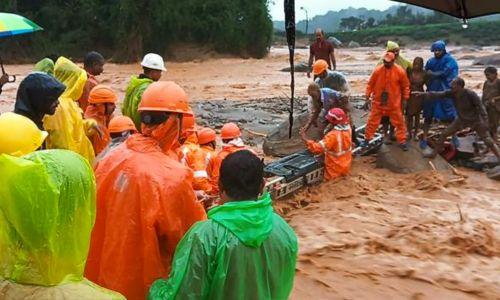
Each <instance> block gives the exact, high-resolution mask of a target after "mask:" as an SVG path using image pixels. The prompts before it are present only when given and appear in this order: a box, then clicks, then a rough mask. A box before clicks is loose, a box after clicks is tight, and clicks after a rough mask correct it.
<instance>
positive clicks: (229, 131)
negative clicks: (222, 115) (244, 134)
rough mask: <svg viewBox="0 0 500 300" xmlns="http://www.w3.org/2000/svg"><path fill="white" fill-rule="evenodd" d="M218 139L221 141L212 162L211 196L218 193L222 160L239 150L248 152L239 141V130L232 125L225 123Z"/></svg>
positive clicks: (240, 140)
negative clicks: (219, 149) (218, 150)
mask: <svg viewBox="0 0 500 300" xmlns="http://www.w3.org/2000/svg"><path fill="white" fill-rule="evenodd" d="M220 137H221V139H222V149H221V151H220V152H219V153H218V154H217V156H216V157H215V159H214V162H213V169H212V177H211V178H210V182H211V183H212V194H218V193H219V171H220V166H221V165H222V160H224V158H226V156H228V155H229V154H231V153H234V152H236V151H240V150H248V149H247V147H246V146H245V144H244V143H243V140H242V139H241V130H240V128H239V127H238V125H236V124H234V123H226V124H224V126H222V129H221V133H220Z"/></svg>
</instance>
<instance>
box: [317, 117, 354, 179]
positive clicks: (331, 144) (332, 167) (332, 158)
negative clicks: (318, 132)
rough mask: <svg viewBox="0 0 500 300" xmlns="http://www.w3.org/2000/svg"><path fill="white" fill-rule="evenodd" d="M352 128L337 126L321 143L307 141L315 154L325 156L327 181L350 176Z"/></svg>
mask: <svg viewBox="0 0 500 300" xmlns="http://www.w3.org/2000/svg"><path fill="white" fill-rule="evenodd" d="M351 134H352V133H351V126H349V125H344V126H341V125H340V126H339V125H336V126H334V127H333V129H332V130H331V131H330V132H328V133H327V134H326V135H325V137H324V138H323V139H322V140H321V141H319V142H315V141H311V140H308V141H307V148H308V149H309V151H311V152H312V153H313V154H322V153H324V154H325V180H332V179H335V178H338V177H340V176H345V175H348V174H349V172H350V170H351V163H352V152H351V147H352V140H351Z"/></svg>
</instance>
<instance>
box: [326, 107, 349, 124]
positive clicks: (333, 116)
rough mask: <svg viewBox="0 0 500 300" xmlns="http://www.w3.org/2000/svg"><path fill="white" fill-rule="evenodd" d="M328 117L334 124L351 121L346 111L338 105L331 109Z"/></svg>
mask: <svg viewBox="0 0 500 300" xmlns="http://www.w3.org/2000/svg"><path fill="white" fill-rule="evenodd" d="M326 119H327V120H328V122H330V123H331V124H333V125H338V124H341V125H343V124H347V123H349V120H348V118H347V115H346V114H345V112H344V111H343V110H342V109H341V108H338V107H336V108H332V109H330V110H329V111H328V113H327V114H326Z"/></svg>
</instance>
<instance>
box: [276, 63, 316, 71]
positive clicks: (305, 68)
mask: <svg viewBox="0 0 500 300" xmlns="http://www.w3.org/2000/svg"><path fill="white" fill-rule="evenodd" d="M309 70H310V68H309V66H308V65H307V64H306V63H304V62H301V63H298V64H296V65H295V68H294V71H295V72H301V73H302V72H307V71H309ZM281 72H290V67H287V68H283V69H281Z"/></svg>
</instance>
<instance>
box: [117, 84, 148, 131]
mask: <svg viewBox="0 0 500 300" xmlns="http://www.w3.org/2000/svg"><path fill="white" fill-rule="evenodd" d="M151 83H153V80H151V79H149V78H140V77H139V76H132V77H131V78H130V83H129V84H128V87H127V91H126V92H125V100H123V106H122V114H123V115H124V116H127V117H130V118H131V119H132V120H133V121H134V123H135V127H136V128H138V129H139V131H140V130H141V116H140V114H139V112H138V111H137V109H138V107H139V103H141V98H142V94H143V93H144V91H145V90H146V89H147V87H148V86H149V85H150V84H151Z"/></svg>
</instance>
